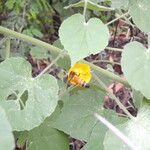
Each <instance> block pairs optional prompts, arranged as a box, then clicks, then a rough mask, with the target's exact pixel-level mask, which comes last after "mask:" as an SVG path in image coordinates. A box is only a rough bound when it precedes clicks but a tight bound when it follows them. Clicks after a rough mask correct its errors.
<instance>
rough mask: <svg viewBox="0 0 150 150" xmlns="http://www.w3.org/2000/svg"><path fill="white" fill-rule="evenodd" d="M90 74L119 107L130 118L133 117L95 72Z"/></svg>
mask: <svg viewBox="0 0 150 150" xmlns="http://www.w3.org/2000/svg"><path fill="white" fill-rule="evenodd" d="M92 74H93V77H94V78H95V80H97V82H98V83H99V84H100V85H101V86H102V87H103V88H104V89H105V91H106V92H107V93H108V94H109V96H110V97H111V98H112V99H114V100H115V102H116V103H117V104H118V106H119V108H120V109H122V110H123V111H124V112H125V113H126V114H127V115H128V117H129V118H130V119H133V118H134V117H133V116H132V115H131V114H130V112H129V111H128V110H127V109H126V107H125V106H124V105H123V104H122V103H121V102H120V100H119V99H118V98H117V97H116V96H115V95H114V94H113V93H111V92H110V90H109V89H108V88H107V86H106V85H105V83H103V82H102V81H101V80H100V79H99V78H98V76H97V75H96V74H95V73H92Z"/></svg>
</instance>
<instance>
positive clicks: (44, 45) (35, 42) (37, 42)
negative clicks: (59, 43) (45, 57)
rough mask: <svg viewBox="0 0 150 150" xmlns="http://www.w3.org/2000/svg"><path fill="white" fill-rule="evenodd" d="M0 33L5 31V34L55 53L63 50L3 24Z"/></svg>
mask: <svg viewBox="0 0 150 150" xmlns="http://www.w3.org/2000/svg"><path fill="white" fill-rule="evenodd" d="M0 33H3V34H4V35H5V36H12V37H15V38H17V39H20V40H23V41H26V42H29V43H32V44H33V45H36V46H39V47H42V48H45V49H47V50H49V51H51V52H53V53H55V54H56V53H59V52H61V50H60V49H59V48H57V47H55V46H53V45H50V44H48V43H45V42H43V41H41V40H38V39H35V38H33V37H30V36H28V35H25V34H21V33H18V32H15V31H13V30H10V29H7V28H4V27H2V26H0Z"/></svg>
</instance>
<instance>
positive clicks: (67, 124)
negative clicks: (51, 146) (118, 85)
mask: <svg viewBox="0 0 150 150" xmlns="http://www.w3.org/2000/svg"><path fill="white" fill-rule="evenodd" d="M104 94H105V93H103V92H102V91H100V90H98V89H95V90H94V89H92V88H91V89H86V90H85V89H84V90H83V89H82V90H79V91H78V90H77V91H74V92H73V93H72V94H71V95H70V96H69V97H68V96H65V97H64V98H62V100H63V102H64V106H63V108H62V112H61V114H60V116H59V118H58V120H56V123H55V124H54V127H56V128H57V129H59V130H62V131H64V132H65V133H67V134H69V135H71V136H72V137H75V138H77V139H81V140H84V141H87V142H89V143H88V144H87V145H86V148H85V150H88V149H89V147H91V145H92V144H93V141H94V142H95V141H97V140H99V144H98V145H97V146H96V147H97V148H96V150H98V149H100V148H101V147H103V144H102V143H103V139H104V136H105V132H106V131H107V128H106V127H105V126H103V125H100V124H99V122H98V121H97V119H96V118H95V117H94V113H95V112H98V113H100V114H101V115H103V116H105V117H109V119H110V120H111V121H112V122H114V123H117V124H118V123H121V122H122V121H123V120H124V119H122V118H119V119H118V118H117V117H116V115H115V113H113V112H111V111H108V110H105V109H104V108H103V98H104Z"/></svg>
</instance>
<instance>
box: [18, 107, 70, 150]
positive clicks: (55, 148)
mask: <svg viewBox="0 0 150 150" xmlns="http://www.w3.org/2000/svg"><path fill="white" fill-rule="evenodd" d="M59 113H60V109H59V108H58V107H57V109H56V111H55V112H54V113H53V114H52V115H51V116H50V117H48V118H47V119H46V120H45V121H44V122H43V123H42V124H41V125H40V126H39V127H36V128H34V129H32V130H30V131H28V132H26V131H25V132H21V133H20V136H19V137H18V139H19V141H18V142H19V143H18V144H19V145H22V144H23V143H24V142H25V141H26V140H27V141H28V144H29V146H28V147H29V150H69V138H68V136H67V135H66V134H64V133H63V132H60V131H58V130H57V129H54V128H52V127H51V125H52V124H53V123H54V121H55V119H56V118H57V116H58V115H59Z"/></svg>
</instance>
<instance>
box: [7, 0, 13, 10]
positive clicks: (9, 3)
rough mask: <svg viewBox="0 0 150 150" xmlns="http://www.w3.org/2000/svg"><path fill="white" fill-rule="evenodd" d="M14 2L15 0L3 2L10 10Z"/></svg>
mask: <svg viewBox="0 0 150 150" xmlns="http://www.w3.org/2000/svg"><path fill="white" fill-rule="evenodd" d="M14 4H15V0H7V1H6V3H5V5H6V7H7V8H8V9H10V10H11V9H13V7H14Z"/></svg>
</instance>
